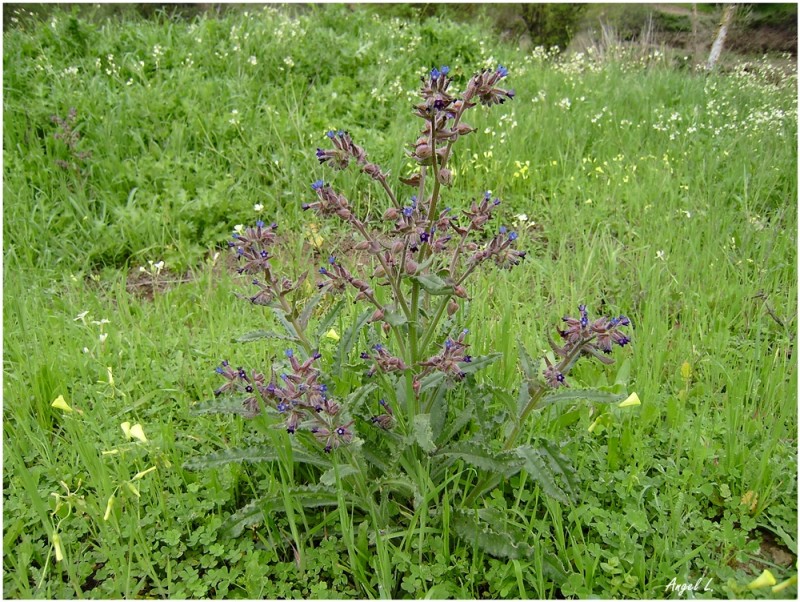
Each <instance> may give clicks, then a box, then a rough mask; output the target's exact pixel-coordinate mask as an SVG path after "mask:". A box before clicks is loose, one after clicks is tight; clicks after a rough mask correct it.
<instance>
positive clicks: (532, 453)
mask: <svg viewBox="0 0 800 602" xmlns="http://www.w3.org/2000/svg"><path fill="white" fill-rule="evenodd" d="M538 445H539V446H538V447H536V448H534V447H531V446H530V445H521V446H519V447H517V448H516V449H514V453H515V454H516V455H517V456H519V457H520V458H522V460H523V461H524V466H523V468H524V469H525V472H527V473H528V475H529V476H530V477H531V478H532V479H533V480H535V481H536V482H537V483H538V484H539V486H540V487H541V488H542V491H544V492H545V493H546V494H547V495H549V496H550V497H552V498H555V499H557V500H558V501H560V502H563V503H564V504H569V503H570V502H571V500H572V498H574V497H575V490H574V488H573V484H574V478H573V475H574V474H575V469H574V468H573V467H572V465H571V464H570V462H569V458H567V457H566V456H564V455H563V454H561V453H560V452H558V451H555V450H553V449H552V448H551V447H549V445H547V444H546V443H545V442H542V441H539V442H538ZM556 475H561V476H562V477H563V479H562V481H563V483H564V487H562V486H561V485H559V483H558V481H556ZM565 489H566V491H565Z"/></svg>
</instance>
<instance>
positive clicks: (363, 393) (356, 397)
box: [344, 382, 378, 412]
mask: <svg viewBox="0 0 800 602" xmlns="http://www.w3.org/2000/svg"><path fill="white" fill-rule="evenodd" d="M377 388H378V384H377V383H374V382H370V383H367V384H366V385H361V386H360V387H359V388H358V389H356V390H355V391H353V392H352V393H350V395H348V396H347V397H346V398H345V400H344V406H345V407H346V408H347V409H348V410H350V411H351V412H353V411H355V410H356V409H357V408H358V406H359V405H360V404H361V402H362V401H364V398H365V397H367V395H369V394H370V393H372V392H373V391H374V390H375V389H377Z"/></svg>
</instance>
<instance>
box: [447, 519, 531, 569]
mask: <svg viewBox="0 0 800 602" xmlns="http://www.w3.org/2000/svg"><path fill="white" fill-rule="evenodd" d="M453 530H454V531H455V533H456V535H458V536H459V537H460V538H461V539H463V540H465V541H467V542H470V543H472V545H474V546H476V547H477V548H479V549H481V550H484V551H485V552H487V553H489V554H491V555H492V556H498V557H500V558H511V559H515V558H530V557H531V556H532V555H533V554H534V552H535V550H534V549H533V548H532V547H531V546H530V545H529V544H527V543H526V542H525V541H522V540H520V539H515V538H514V537H512V536H511V534H510V533H509V532H508V531H503V532H498V531H496V530H495V529H493V528H492V526H491V525H488V524H486V523H485V522H483V521H481V520H480V514H479V513H478V511H469V510H466V511H465V510H459V509H456V510H455V511H454V517H453Z"/></svg>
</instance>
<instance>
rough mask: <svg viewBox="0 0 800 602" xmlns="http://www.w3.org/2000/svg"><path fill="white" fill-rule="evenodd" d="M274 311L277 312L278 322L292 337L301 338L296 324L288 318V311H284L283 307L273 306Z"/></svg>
mask: <svg viewBox="0 0 800 602" xmlns="http://www.w3.org/2000/svg"><path fill="white" fill-rule="evenodd" d="M272 312H273V313H274V314H275V317H276V318H278V322H280V323H281V326H283V329H284V330H285V331H286V332H288V333H289V336H290V337H291V338H292V339H298V340H299V339H300V337H299V335H298V334H297V330H296V329H295V327H294V325H293V324H292V323H291V322H290V321H289V320H287V319H286V313H285V312H284V311H283V308H280V307H273V308H272Z"/></svg>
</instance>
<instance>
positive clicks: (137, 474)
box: [131, 466, 156, 481]
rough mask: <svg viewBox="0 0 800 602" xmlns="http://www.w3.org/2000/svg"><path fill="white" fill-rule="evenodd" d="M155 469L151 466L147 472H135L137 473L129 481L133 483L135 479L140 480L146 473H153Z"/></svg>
mask: <svg viewBox="0 0 800 602" xmlns="http://www.w3.org/2000/svg"><path fill="white" fill-rule="evenodd" d="M155 469H156V467H155V466H151V467H150V468H148V469H147V470H143V471H142V472H137V473H136V474H135V475H134V477H133V478H132V479H131V481H135V480H137V479H141V478H142V477H143V476H144V475H146V474H147V473H148V472H153V471H154V470H155Z"/></svg>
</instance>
